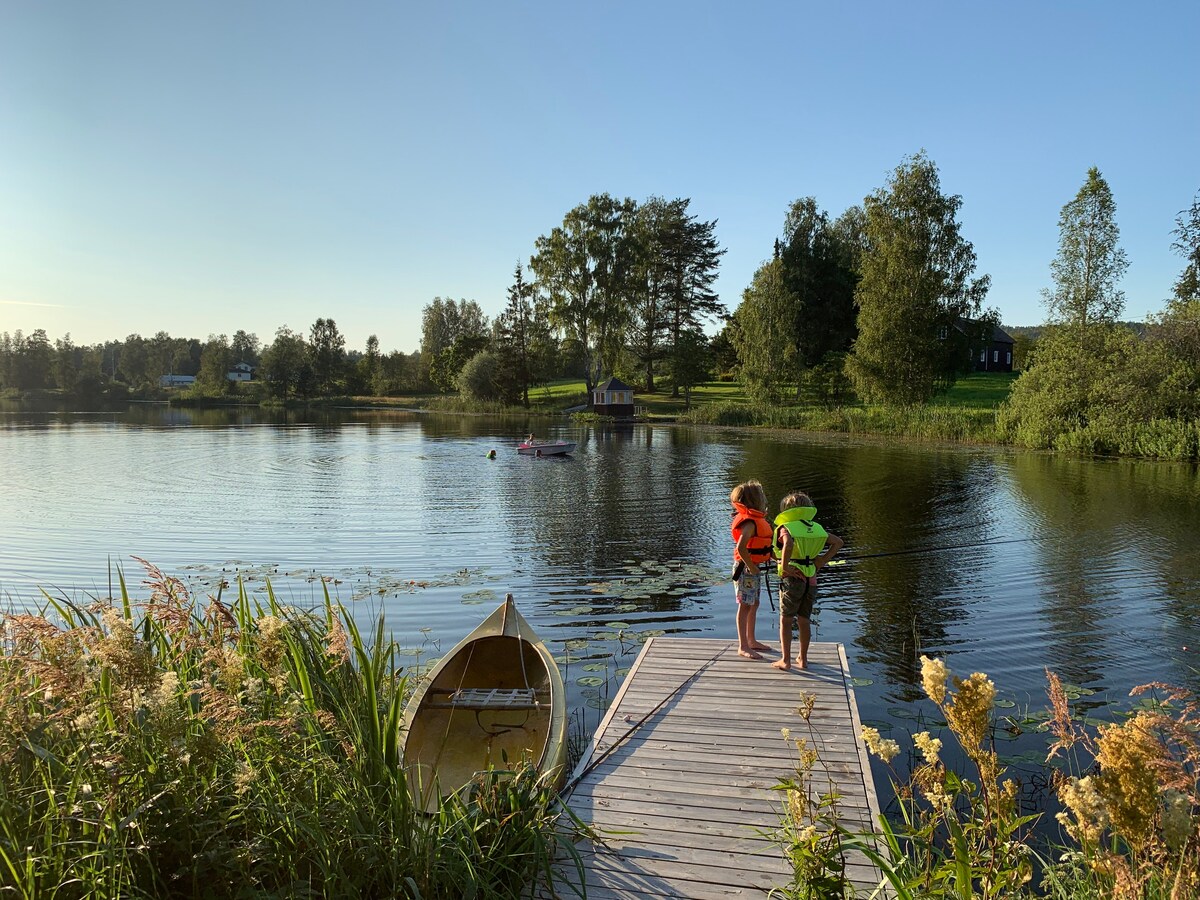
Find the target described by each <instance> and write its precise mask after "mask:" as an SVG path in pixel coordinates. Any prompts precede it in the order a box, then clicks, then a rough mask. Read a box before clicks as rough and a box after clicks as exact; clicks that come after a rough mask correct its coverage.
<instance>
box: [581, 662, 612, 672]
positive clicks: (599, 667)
mask: <svg viewBox="0 0 1200 900" xmlns="http://www.w3.org/2000/svg"><path fill="white" fill-rule="evenodd" d="M607 668H608V665H607V664H605V663H588V664H587V665H586V666H584V667H583V671H585V672H603V671H605V670H606V669H607Z"/></svg>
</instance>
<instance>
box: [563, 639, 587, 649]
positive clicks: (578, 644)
mask: <svg viewBox="0 0 1200 900" xmlns="http://www.w3.org/2000/svg"><path fill="white" fill-rule="evenodd" d="M590 643H591V641H586V640H584V639H583V638H572V639H571V640H569V641H567V642H566V643H565V644H563V646H564V647H566V649H568V650H583V649H585V648H586V647H587V646H588V644H590Z"/></svg>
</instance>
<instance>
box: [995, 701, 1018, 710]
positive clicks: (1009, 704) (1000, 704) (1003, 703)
mask: <svg viewBox="0 0 1200 900" xmlns="http://www.w3.org/2000/svg"><path fill="white" fill-rule="evenodd" d="M1016 705H1017V704H1016V703H1015V702H1013V701H1012V700H997V701H996V706H997V707H999V708H1000V709H1012V708H1013V707H1014V706H1016Z"/></svg>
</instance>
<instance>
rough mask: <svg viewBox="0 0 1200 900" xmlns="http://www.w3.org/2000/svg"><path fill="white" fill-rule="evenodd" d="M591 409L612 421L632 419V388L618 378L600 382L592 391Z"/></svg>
mask: <svg viewBox="0 0 1200 900" xmlns="http://www.w3.org/2000/svg"><path fill="white" fill-rule="evenodd" d="M592 409H593V410H594V411H595V412H596V414H597V415H601V416H612V417H613V418H614V419H632V418H633V388H631V387H630V386H629V385H627V384H626V383H625V382H623V381H622V380H621V379H620V378H610V379H608V380H607V381H602V382H601V383H600V384H598V385H596V387H595V388H593V389H592Z"/></svg>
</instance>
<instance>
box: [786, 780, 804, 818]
mask: <svg viewBox="0 0 1200 900" xmlns="http://www.w3.org/2000/svg"><path fill="white" fill-rule="evenodd" d="M787 799H788V815H789V816H791V818H792V821H793V822H795V823H796V824H797V825H802V824H803V823H804V820H805V819H806V818H807V817H808V798H807V797H806V796H805V795H804V791H800V790H796V789H795V788H791V789H789V790H788V792H787Z"/></svg>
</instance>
